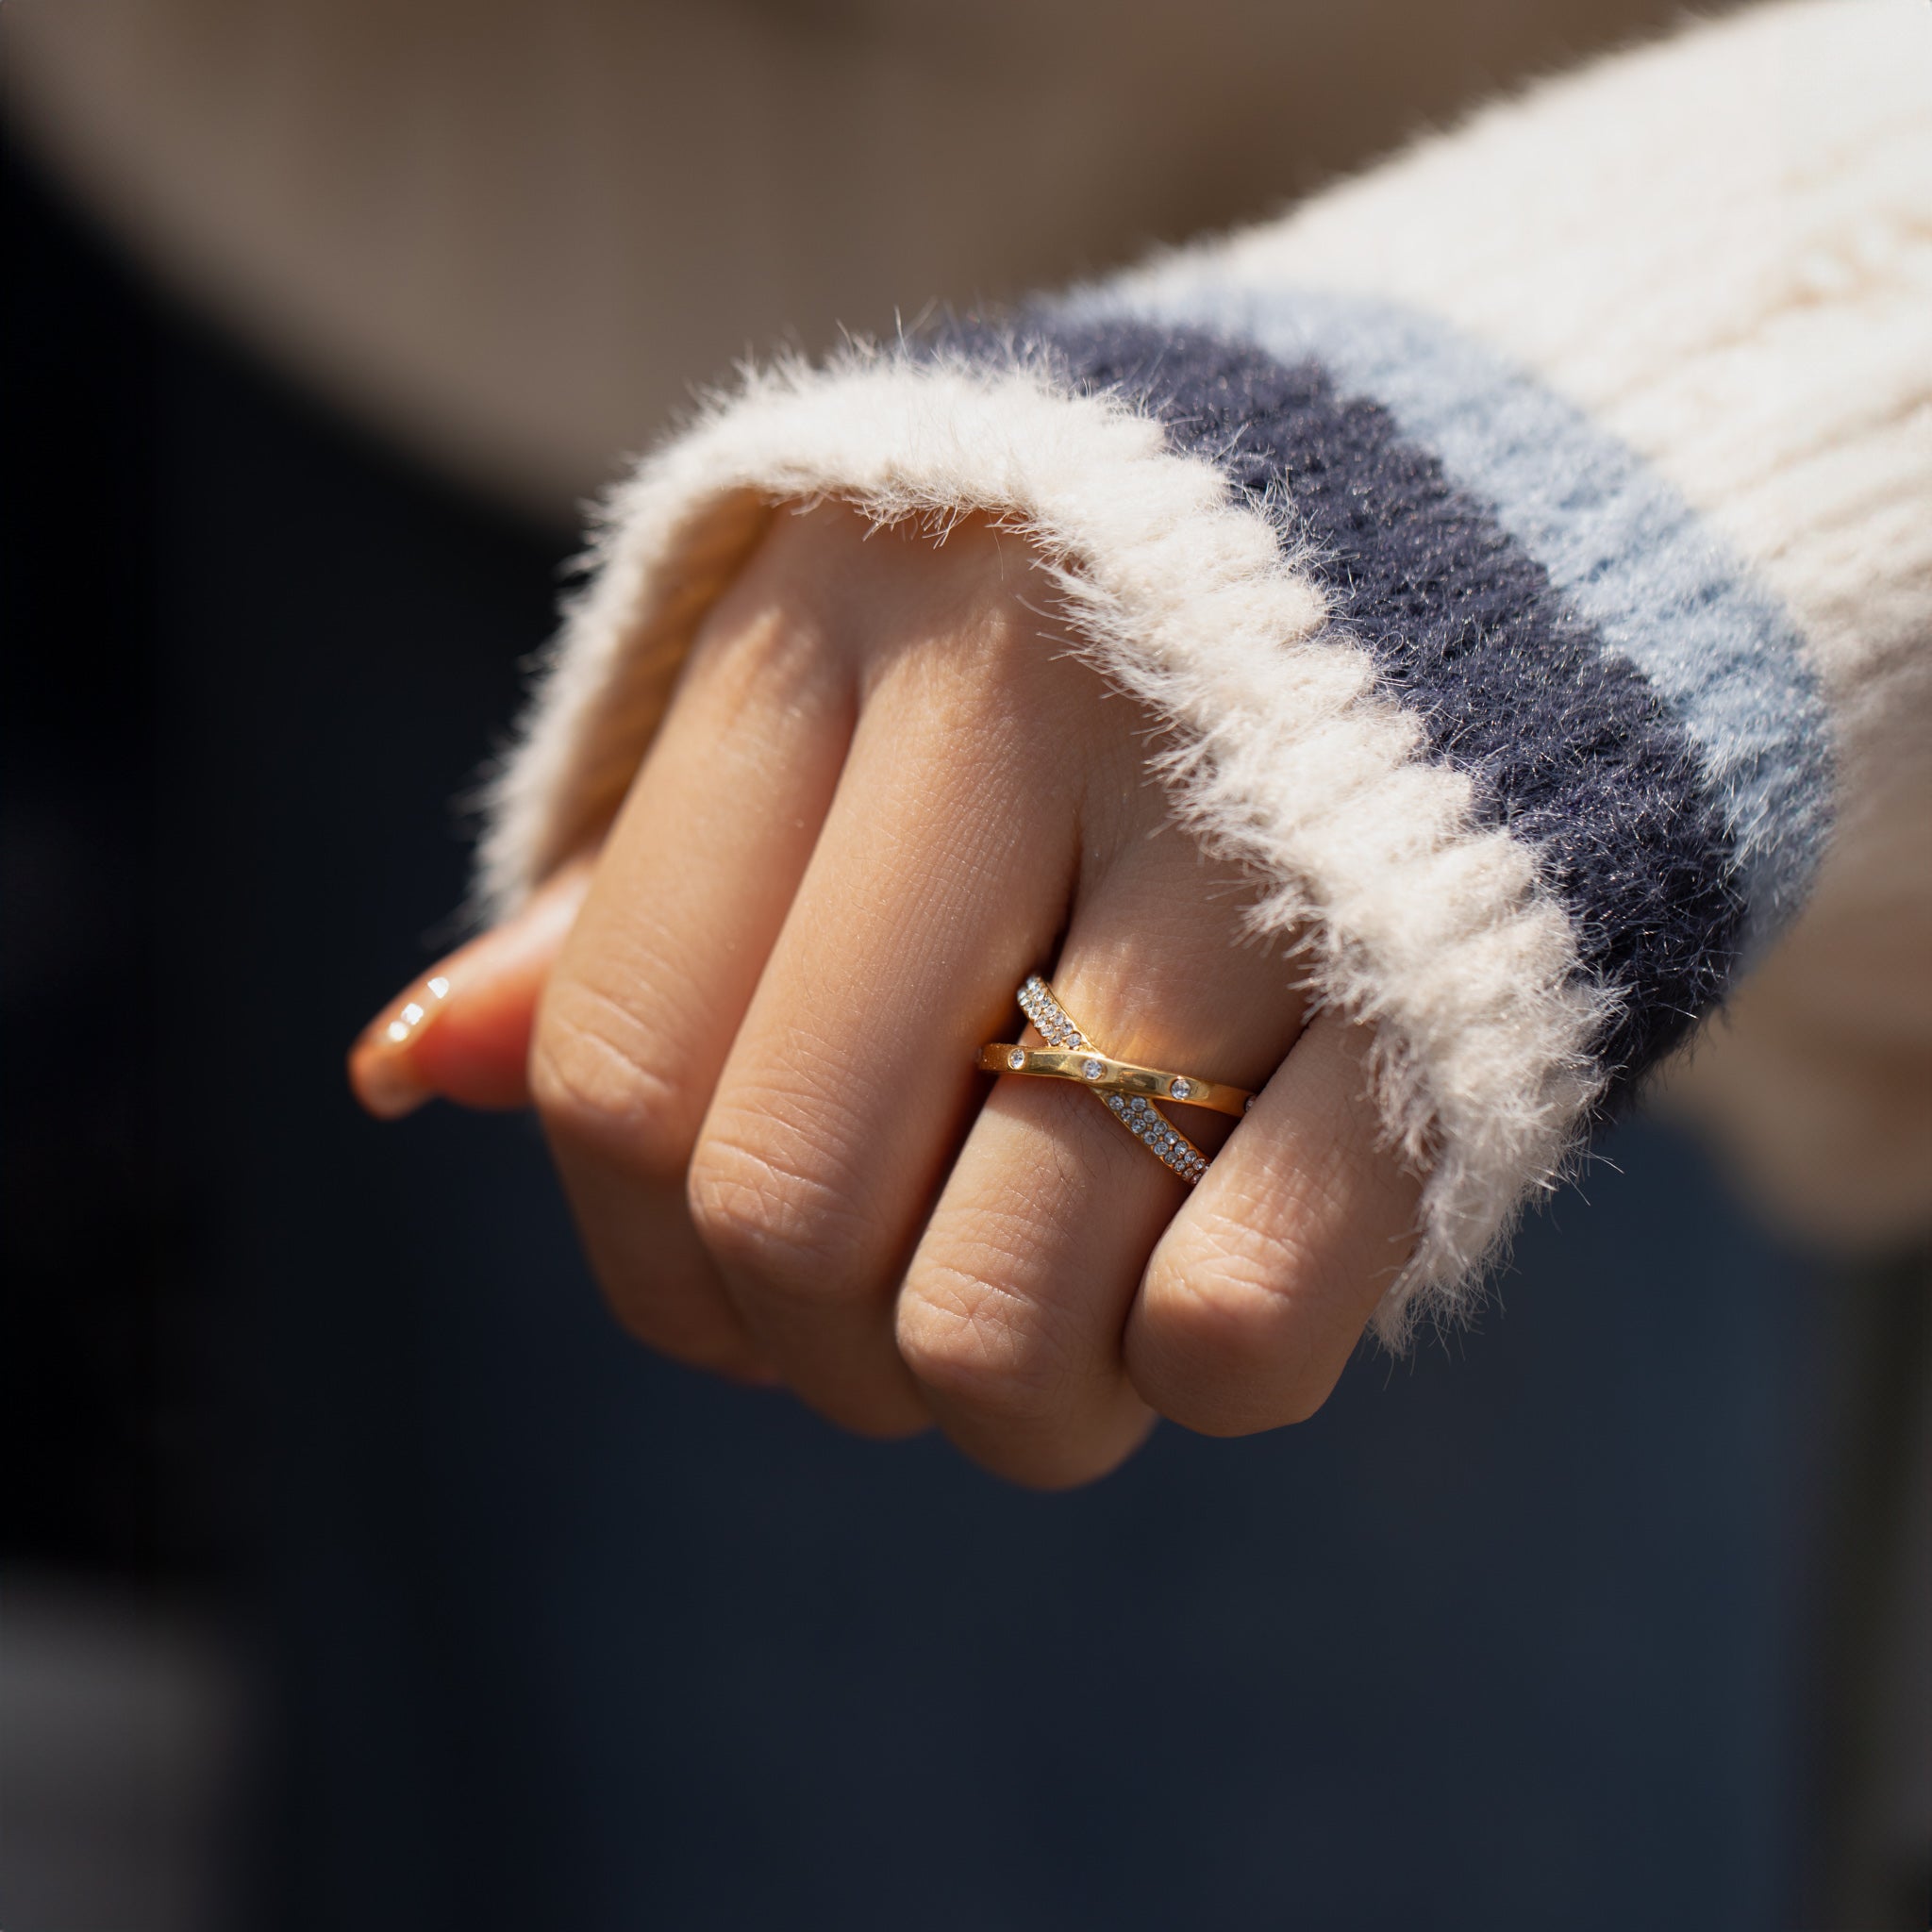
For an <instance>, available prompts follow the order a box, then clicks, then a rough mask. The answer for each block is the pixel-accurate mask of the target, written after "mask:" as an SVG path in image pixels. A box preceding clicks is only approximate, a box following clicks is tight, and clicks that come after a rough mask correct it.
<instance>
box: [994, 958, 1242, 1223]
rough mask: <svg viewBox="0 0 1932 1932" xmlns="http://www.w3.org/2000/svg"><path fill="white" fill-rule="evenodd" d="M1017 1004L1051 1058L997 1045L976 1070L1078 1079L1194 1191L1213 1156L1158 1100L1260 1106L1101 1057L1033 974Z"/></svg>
mask: <svg viewBox="0 0 1932 1932" xmlns="http://www.w3.org/2000/svg"><path fill="white" fill-rule="evenodd" d="M1019 999H1020V1009H1021V1011H1022V1012H1024V1014H1025V1015H1026V1017H1027V1019H1028V1020H1030V1021H1031V1022H1032V1023H1033V1026H1034V1029H1035V1031H1037V1032H1038V1033H1039V1034H1040V1035H1041V1038H1042V1039H1044V1040H1045V1041H1047V1046H1046V1049H1045V1051H1043V1052H1041V1051H1037V1050H1035V1049H1033V1048H1030V1047H1024V1046H1009V1045H1008V1044H1006V1043H1005V1042H1004V1041H992V1042H991V1044H989V1045H986V1046H983V1047H981V1048H980V1049H979V1061H978V1064H979V1065H980V1066H981V1067H982V1068H984V1069H985V1070H986V1071H987V1072H988V1073H992V1074H1031V1075H1034V1076H1036V1077H1043V1078H1046V1079H1053V1080H1077V1081H1078V1082H1079V1083H1080V1084H1081V1085H1082V1086H1083V1087H1086V1088H1087V1089H1088V1090H1089V1091H1091V1093H1092V1095H1093V1097H1094V1099H1095V1100H1097V1101H1098V1102H1099V1103H1100V1104H1101V1106H1103V1107H1104V1108H1107V1110H1108V1112H1109V1113H1111V1114H1112V1115H1113V1116H1114V1118H1115V1119H1116V1120H1118V1121H1119V1122H1120V1123H1121V1124H1122V1125H1123V1126H1124V1127H1125V1128H1126V1130H1127V1131H1128V1132H1129V1133H1130V1134H1132V1135H1133V1137H1134V1138H1135V1140H1137V1141H1140V1142H1141V1145H1142V1146H1143V1147H1145V1148H1146V1149H1147V1151H1148V1152H1149V1153H1150V1154H1152V1155H1153V1156H1154V1158H1156V1159H1157V1160H1158V1161H1160V1162H1161V1163H1162V1165H1163V1166H1165V1167H1168V1168H1171V1169H1172V1170H1173V1171H1174V1173H1175V1174H1179V1175H1180V1177H1181V1178H1182V1179H1183V1180H1184V1181H1186V1182H1187V1184H1188V1185H1189V1186H1190V1187H1192V1186H1193V1185H1194V1183H1195V1182H1196V1181H1197V1180H1199V1179H1200V1178H1201V1175H1202V1174H1204V1173H1205V1172H1206V1171H1207V1167H1208V1156H1207V1155H1205V1154H1204V1153H1202V1151H1201V1150H1200V1148H1198V1147H1196V1146H1195V1145H1194V1143H1193V1142H1192V1141H1190V1140H1189V1139H1188V1137H1187V1136H1186V1135H1185V1134H1183V1133H1182V1132H1181V1131H1180V1129H1179V1128H1177V1127H1176V1126H1175V1125H1174V1123H1173V1122H1172V1121H1170V1120H1169V1119H1168V1118H1167V1116H1166V1115H1165V1114H1163V1113H1162V1112H1161V1111H1160V1109H1159V1108H1158V1107H1157V1106H1156V1105H1155V1101H1156V1100H1157V1099H1162V1100H1172V1101H1179V1102H1181V1103H1182V1104H1183V1105H1186V1106H1189V1107H1211V1108H1214V1109H1215V1110H1216V1111H1217V1112H1219V1113H1233V1114H1239V1113H1242V1112H1245V1111H1246V1109H1247V1108H1249V1107H1251V1106H1252V1105H1253V1104H1254V1095H1253V1094H1251V1093H1249V1092H1248V1091H1246V1090H1245V1089H1244V1088H1241V1087H1230V1086H1228V1085H1227V1084H1226V1083H1225V1082H1224V1081H1220V1080H1201V1079H1196V1078H1195V1077H1194V1075H1192V1074H1164V1073H1162V1072H1160V1070H1159V1069H1158V1068H1156V1067H1143V1066H1140V1065H1138V1064H1136V1063H1135V1062H1134V1061H1132V1060H1117V1059H1114V1058H1112V1057H1111V1056H1110V1055H1108V1054H1104V1053H1102V1052H1101V1051H1100V1050H1099V1049H1098V1048H1097V1047H1096V1046H1094V1045H1093V1043H1092V1041H1090V1040H1089V1039H1088V1038H1087V1036H1086V1035H1085V1034H1084V1033H1082V1032H1081V1030H1080V1028H1079V1027H1078V1026H1077V1025H1075V1024H1074V1021H1073V1019H1072V1017H1071V1016H1070V1015H1069V1013H1068V1012H1067V1009H1066V1008H1064V1007H1063V1006H1061V1005H1060V1003H1059V1000H1058V997H1057V996H1056V995H1055V993H1054V990H1053V989H1052V987H1050V986H1048V985H1047V983H1046V981H1045V980H1043V979H1042V978H1041V976H1040V974H1037V973H1034V974H1028V975H1027V978H1026V983H1025V985H1024V986H1023V987H1021V989H1020V993H1019Z"/></svg>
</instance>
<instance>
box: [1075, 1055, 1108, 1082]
mask: <svg viewBox="0 0 1932 1932" xmlns="http://www.w3.org/2000/svg"><path fill="white" fill-rule="evenodd" d="M1080 1072H1081V1073H1082V1074H1084V1075H1085V1076H1086V1077H1087V1078H1088V1079H1090V1080H1097V1079H1099V1078H1100V1076H1101V1074H1104V1073H1106V1072H1107V1069H1106V1068H1105V1067H1104V1066H1102V1065H1101V1064H1100V1062H1099V1061H1098V1060H1092V1059H1088V1060H1082V1061H1081V1062H1080Z"/></svg>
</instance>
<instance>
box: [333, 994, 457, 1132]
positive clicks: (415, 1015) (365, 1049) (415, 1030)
mask: <svg viewBox="0 0 1932 1932" xmlns="http://www.w3.org/2000/svg"><path fill="white" fill-rule="evenodd" d="M448 997H449V980H448V977H447V976H446V975H445V974H441V973H432V974H430V975H429V977H428V978H426V979H423V980H419V981H418V982H417V983H416V984H415V985H414V986H412V987H410V988H409V989H408V991H407V992H403V993H400V994H398V995H397V997H396V998H395V999H393V1000H391V1002H390V1004H389V1005H388V1006H387V1007H385V1008H383V1009H382V1011H381V1012H379V1013H378V1014H377V1015H376V1016H375V1019H374V1020H372V1021H371V1022H370V1023H369V1024H368V1025H367V1026H366V1027H364V1028H363V1030H362V1037H361V1038H360V1039H359V1040H358V1041H357V1042H356V1044H355V1045H354V1046H353V1047H351V1048H350V1050H349V1085H350V1087H351V1088H353V1089H354V1090H355V1094H356V1098H357V1099H358V1100H359V1101H360V1102H361V1103H362V1105H363V1106H364V1107H365V1108H368V1110H369V1111H370V1112H371V1113H373V1114H374V1115H375V1117H376V1119H377V1120H383V1121H399V1120H401V1119H402V1118H403V1116H404V1115H405V1114H409V1113H414V1112H415V1111H416V1109H417V1108H419V1107H421V1106H422V1105H423V1103H424V1102H425V1100H427V1099H429V1098H430V1097H431V1090H430V1088H429V1086H428V1084H427V1083H426V1082H425V1081H424V1080H423V1079H422V1078H421V1077H420V1076H419V1075H418V1074H417V1072H416V1069H415V1065H414V1061H413V1058H412V1056H413V1052H414V1048H415V1044H416V1042H417V1041H418V1040H420V1039H421V1038H422V1037H423V1032H424V1029H425V1027H426V1026H427V1025H428V1024H429V1023H430V1022H431V1021H432V1020H433V1019H435V1018H436V1015H437V1013H438V1012H439V1011H440V1010H441V1007H442V1003H443V1001H444V1000H446V999H447V998H448Z"/></svg>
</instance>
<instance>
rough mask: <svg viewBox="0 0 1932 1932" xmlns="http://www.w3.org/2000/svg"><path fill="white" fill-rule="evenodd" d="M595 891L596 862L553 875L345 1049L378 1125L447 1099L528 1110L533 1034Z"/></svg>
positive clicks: (353, 1078)
mask: <svg viewBox="0 0 1932 1932" xmlns="http://www.w3.org/2000/svg"><path fill="white" fill-rule="evenodd" d="M590 883H591V862H590V860H589V859H587V858H586V859H580V860H577V861H575V862H574V863H573V864H570V865H567V866H565V867H563V868H562V869H561V870H560V871H558V872H556V873H553V874H551V876H550V877H549V878H548V879H546V880H545V881H544V882H543V884H542V886H541V887H540V888H539V890H538V891H536V892H534V893H533V894H532V895H531V897H530V900H529V902H528V903H527V904H526V905H525V907H524V908H523V909H522V910H521V911H519V912H518V913H517V914H516V915H515V916H514V917H513V918H510V919H507V920H506V921H505V922H504V923H503V924H501V925H498V926H493V927H491V930H490V931H489V932H486V933H484V934H483V935H482V937H481V938H479V939H475V940H472V941H470V943H469V944H468V945H466V946H459V947H458V949H457V950H456V951H455V952H454V953H452V954H450V955H449V957H448V958H445V959H441V960H440V961H438V963H437V964H436V965H435V966H433V967H431V968H430V970H429V971H428V972H427V973H426V974H424V976H423V977H422V978H421V979H419V980H417V981H415V982H414V983H413V984H412V985H410V986H409V987H408V988H407V989H406V990H405V991H402V992H400V993H398V994H397V995H396V997H395V998H394V999H393V1000H391V1002H390V1003H389V1005H388V1006H386V1007H385V1008H383V1009H382V1011H381V1012H379V1013H378V1014H377V1015H376V1016H375V1019H374V1020H372V1021H371V1022H370V1023H369V1024H368V1025H367V1026H366V1027H365V1028H364V1029H363V1031H362V1035H361V1037H360V1038H359V1039H358V1041H356V1044H355V1045H354V1046H353V1047H351V1048H350V1050H349V1085H350V1087H351V1088H352V1089H354V1091H355V1094H356V1098H357V1099H358V1100H359V1101H360V1102H361V1103H362V1105H363V1106H364V1107H365V1108H367V1109H368V1110H369V1111H370V1112H371V1113H373V1114H374V1115H375V1117H376V1118H377V1119H378V1120H386V1121H393V1120H400V1119H401V1118H402V1117H403V1116H404V1115H405V1114H406V1113H413V1112H414V1111H415V1110H416V1108H419V1107H421V1106H422V1105H423V1103H424V1102H425V1100H429V1099H433V1098H434V1097H435V1096H436V1095H438V1094H441V1096H442V1097H443V1098H444V1099H446V1100H454V1101H455V1102H457V1104H458V1106H461V1107H490V1108H501V1107H527V1106H528V1105H529V1100H530V1083H529V1078H528V1075H527V1074H526V1072H525V1066H526V1063H527V1061H528V1059H529V1056H530V1028H531V1026H532V1024H534V1023H535V1020H536V1015H537V1000H538V997H539V995H540V994H541V992H542V991H543V982H544V981H545V980H546V979H548V978H549V976H550V969H551V967H553V966H554V965H555V964H556V963H557V956H558V954H559V953H560V952H561V951H562V950H563V942H564V941H565V939H566V938H568V937H569V934H570V929H571V926H572V925H573V924H575V920H576V916H577V908H578V907H579V906H580V905H582V904H583V899H584V894H585V892H586V891H588V890H589V888H590Z"/></svg>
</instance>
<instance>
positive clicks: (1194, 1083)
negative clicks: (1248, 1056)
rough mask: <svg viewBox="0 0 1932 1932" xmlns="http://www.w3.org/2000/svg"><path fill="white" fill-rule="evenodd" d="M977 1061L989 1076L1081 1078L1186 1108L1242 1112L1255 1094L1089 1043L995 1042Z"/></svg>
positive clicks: (1107, 1090)
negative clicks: (1065, 1048) (1069, 1046)
mask: <svg viewBox="0 0 1932 1932" xmlns="http://www.w3.org/2000/svg"><path fill="white" fill-rule="evenodd" d="M979 1064H980V1066H981V1068H982V1069H983V1070H984V1071H985V1072H987V1073H989V1074H1033V1075H1035V1076H1036V1077H1038V1078H1040V1079H1045V1080H1078V1081H1079V1082H1081V1084H1082V1085H1083V1086H1088V1087H1092V1088H1095V1089H1096V1090H1098V1091H1100V1092H1102V1093H1125V1094H1127V1095H1129V1096H1133V1095H1136V1094H1144V1095H1145V1096H1146V1097H1147V1098H1148V1099H1149V1100H1173V1101H1177V1102H1178V1103H1179V1104H1180V1105H1182V1106H1184V1107H1208V1108H1213V1109H1214V1111H1215V1112H1216V1113H1231V1114H1236V1115H1240V1114H1243V1113H1245V1112H1247V1110H1248V1108H1249V1106H1250V1105H1251V1104H1252V1102H1253V1101H1254V1098H1255V1096H1254V1095H1253V1094H1252V1093H1250V1092H1249V1091H1248V1090H1247V1089H1246V1088H1245V1087H1230V1086H1228V1085H1227V1084H1226V1083H1225V1082H1224V1081H1222V1080H1203V1079H1200V1078H1198V1077H1197V1076H1196V1075H1194V1074H1163V1073H1161V1072H1160V1071H1159V1070H1158V1068H1155V1067H1142V1066H1137V1065H1136V1064H1135V1063H1134V1062H1133V1061H1132V1060H1117V1059H1114V1058H1110V1057H1109V1056H1108V1055H1107V1054H1104V1053H1095V1052H1094V1051H1093V1050H1092V1048H1091V1047H1089V1048H1087V1049H1085V1050H1084V1051H1082V1050H1080V1049H1078V1048H1075V1049H1074V1050H1073V1051H1072V1052H1060V1051H1058V1050H1056V1049H1054V1048H1048V1049H1047V1050H1046V1051H1045V1052H1043V1053H1042V1052H1041V1051H1039V1050H1038V1049H1036V1048H1033V1047H1026V1046H1008V1044H1007V1042H1006V1041H994V1042H993V1043H992V1044H991V1046H982V1047H981V1048H980V1049H979Z"/></svg>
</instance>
